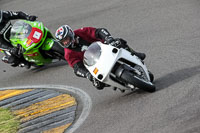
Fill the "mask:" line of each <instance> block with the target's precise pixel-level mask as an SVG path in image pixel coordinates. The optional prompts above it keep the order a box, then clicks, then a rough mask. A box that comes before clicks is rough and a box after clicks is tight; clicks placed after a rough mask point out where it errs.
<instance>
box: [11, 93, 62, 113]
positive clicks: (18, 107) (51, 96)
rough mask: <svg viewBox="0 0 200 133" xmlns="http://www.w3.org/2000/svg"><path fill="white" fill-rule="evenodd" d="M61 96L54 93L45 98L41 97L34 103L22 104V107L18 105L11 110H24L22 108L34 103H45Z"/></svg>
mask: <svg viewBox="0 0 200 133" xmlns="http://www.w3.org/2000/svg"><path fill="white" fill-rule="evenodd" d="M58 95H60V94H59V93H53V94H48V95H46V96H43V97H40V98H37V99H35V100H32V101H29V102H26V103H22V104H20V105H17V106H15V107H12V108H11V109H12V110H19V109H22V108H26V107H28V106H30V105H32V104H34V103H37V102H41V101H44V100H47V99H50V98H53V97H56V96H58Z"/></svg>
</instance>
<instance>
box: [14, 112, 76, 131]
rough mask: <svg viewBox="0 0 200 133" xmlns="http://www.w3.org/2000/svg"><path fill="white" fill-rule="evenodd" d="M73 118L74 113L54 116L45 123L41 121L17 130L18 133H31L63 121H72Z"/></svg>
mask: <svg viewBox="0 0 200 133" xmlns="http://www.w3.org/2000/svg"><path fill="white" fill-rule="evenodd" d="M74 117H75V112H71V113H69V114H62V115H60V116H56V117H54V118H51V119H47V120H46V121H43V122H40V123H37V124H34V125H30V126H27V127H25V128H22V129H20V130H19V132H18V133H27V132H29V131H31V132H32V131H33V130H34V129H42V128H44V127H46V125H50V124H54V123H57V122H60V121H64V120H65V121H66V120H69V121H71V120H72V119H74ZM51 128H52V127H51Z"/></svg>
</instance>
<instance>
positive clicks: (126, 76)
mask: <svg viewBox="0 0 200 133" xmlns="http://www.w3.org/2000/svg"><path fill="white" fill-rule="evenodd" d="M120 78H121V79H122V80H124V81H126V82H128V83H130V84H133V85H134V86H135V87H138V88H139V89H141V90H144V91H146V92H151V93H152V92H155V91H156V87H155V85H153V84H149V83H148V82H145V81H144V80H142V79H140V78H137V76H136V75H134V74H133V73H131V72H130V71H128V70H124V71H123V73H122V74H121V77H120Z"/></svg>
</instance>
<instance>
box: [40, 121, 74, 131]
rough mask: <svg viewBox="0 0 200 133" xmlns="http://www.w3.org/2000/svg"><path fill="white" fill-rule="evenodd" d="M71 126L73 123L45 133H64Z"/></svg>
mask: <svg viewBox="0 0 200 133" xmlns="http://www.w3.org/2000/svg"><path fill="white" fill-rule="evenodd" d="M70 125H71V123H69V124H66V125H63V126H60V127H56V128H53V129H50V130H47V131H44V132H43V133H63V132H64V131H65V129H67V128H68V127H69V126H70Z"/></svg>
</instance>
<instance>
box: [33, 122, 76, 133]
mask: <svg viewBox="0 0 200 133" xmlns="http://www.w3.org/2000/svg"><path fill="white" fill-rule="evenodd" d="M72 122H73V118H70V119H67V120H62V121H59V122H55V123H52V124H50V125H46V126H44V127H42V128H39V129H37V130H33V131H31V132H30V133H39V132H42V131H45V130H49V129H52V128H56V127H58V126H62V125H66V124H69V123H72Z"/></svg>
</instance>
